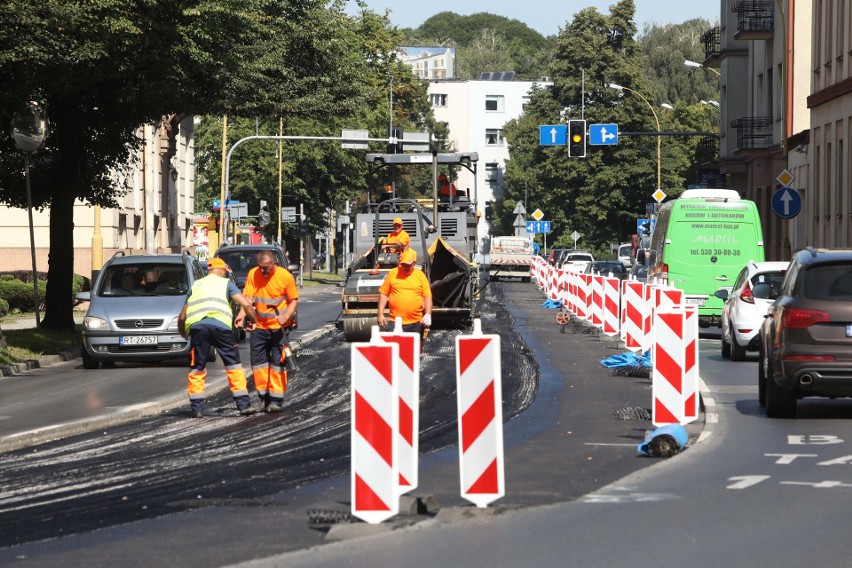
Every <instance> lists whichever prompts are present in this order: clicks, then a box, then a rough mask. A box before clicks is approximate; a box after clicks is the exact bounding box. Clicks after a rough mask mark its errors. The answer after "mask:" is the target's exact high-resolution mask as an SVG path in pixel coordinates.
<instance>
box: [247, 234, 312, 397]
mask: <svg viewBox="0 0 852 568" xmlns="http://www.w3.org/2000/svg"><path fill="white" fill-rule="evenodd" d="M243 295H244V296H246V297H247V298H248V299H249V300H251V301H252V303H253V305H254V309H255V310H256V311H257V323H256V324H255V325H254V326H253V328H252V330H251V338H250V339H249V347H250V350H251V370H252V375H253V376H254V386H255V388H256V389H257V395H258V396H259V397H260V400H261V401H263V411H264V412H281V410H282V407H283V405H284V393H285V392H286V391H287V378H288V377H287V369H286V368H285V366H284V363H285V356H286V355H285V354H286V352H287V351H289V348H287V346H288V345H289V340H290V328H291V327H292V326H293V325H294V324H295V318H294V315H295V314H296V306H297V304H298V302H299V289H298V288H297V287H296V280H295V279H294V278H293V275H292V274H290V272H289V271H288V270H287V269H286V268H284V267H282V266H278V265H277V263H276V260H275V253H274V252H273V251H272V250H262V251H260V252H259V253H257V266H255V267H254V268H252V269H251V270H249V273H248V276H247V277H246V284H245V287H244V288H243ZM243 316H244V311H243V310H240V313H239V314H238V315H237V319H236V321H237V323H238V324H241V323H242V321H243Z"/></svg>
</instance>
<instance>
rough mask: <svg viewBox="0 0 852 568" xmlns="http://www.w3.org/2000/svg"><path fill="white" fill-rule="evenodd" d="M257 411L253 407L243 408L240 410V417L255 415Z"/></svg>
mask: <svg viewBox="0 0 852 568" xmlns="http://www.w3.org/2000/svg"><path fill="white" fill-rule="evenodd" d="M256 413H257V409H256V408H255V407H253V406H247V407H245V408H241V409H240V416H251V415H252V414H256Z"/></svg>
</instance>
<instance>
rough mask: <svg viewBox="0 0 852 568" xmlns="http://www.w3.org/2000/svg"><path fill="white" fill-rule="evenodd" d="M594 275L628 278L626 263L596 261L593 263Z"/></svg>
mask: <svg viewBox="0 0 852 568" xmlns="http://www.w3.org/2000/svg"><path fill="white" fill-rule="evenodd" d="M592 274H599V275H601V276H610V275H612V276H614V277H615V278H622V279H623V278H627V275H628V272H627V268H626V267H625V266H624V263H623V262H621V261H620V260H596V261H594V262H593V263H592Z"/></svg>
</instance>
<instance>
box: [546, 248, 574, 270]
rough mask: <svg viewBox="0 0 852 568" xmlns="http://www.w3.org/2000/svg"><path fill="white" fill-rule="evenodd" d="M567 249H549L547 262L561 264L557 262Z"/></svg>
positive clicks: (553, 264)
mask: <svg viewBox="0 0 852 568" xmlns="http://www.w3.org/2000/svg"><path fill="white" fill-rule="evenodd" d="M569 250H571V249H566V248H555V249H550V255H549V256H548V257H547V264H549V265H550V266H562V264H561V263H559V260H560V259H562V257H563V256H565V253H567V252H568V251H569Z"/></svg>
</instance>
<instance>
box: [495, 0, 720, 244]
mask: <svg viewBox="0 0 852 568" xmlns="http://www.w3.org/2000/svg"><path fill="white" fill-rule="evenodd" d="M634 12H635V6H634V3H633V1H632V0H621V1H619V2H617V3H616V4H614V5H613V6H612V7H611V13H610V14H609V15H608V16H605V15H602V14H600V13H598V12H597V11H596V10H595V9H594V8H587V9H584V10H581V11H580V12H578V13H577V14H576V15H575V17H574V19H573V21H571V22H569V23H568V24H567V25H566V26H565V28H564V29H563V30H562V31H561V33H560V34H559V37H558V38H557V43H556V50H555V52H554V56H553V60H552V62H551V66H550V69H549V73H548V74H549V75H550V77H551V79H552V81H553V85H552V86H549V87H545V88H540V89H538V90H536V91H534V92H533V93H532V96H531V99H530V102H529V103H528V104H527V106H526V108H525V114H524V115H523V116H521V117H520V118H518V119H517V120H514V121H511V122H510V123H509V124H508V125H507V126H506V128H505V133H506V138H507V140H508V141H509V144H510V160H509V161H508V163H507V166H506V172H505V175H504V180H505V181H506V188H505V191H504V193H502V194H500V195H498V196H496V203H495V204H494V210H495V213H496V217H497V221H496V223H495V225H494V227H493V229H492V233H494V234H507V233H508V231H510V230H511V227H510V226H509V225H510V224H511V222H512V220H513V216H512V215H511V211H512V208H513V207H514V204H515V202H516V201H519V200H523V198H524V194H525V192H526V193H527V200H528V203H529V205H530V208H536V207H537V208H539V209H541V210H542V211H544V212H545V215H546V216H547V218H548V219H550V220H551V227H552V230H553V231H554V232H553V233H552V234H551V235H549V236H548V242H549V243H552V244H553V246H573V242H574V241H573V239H572V238H571V237H570V235H571V233H572V232H573V231H577V232H578V233H580V234H581V235H582V241H581V243H582V244H583V246H584V247H585V248H590V249H592V250H595V251H598V252H603V253H606V254H609V243H611V242H619V241H621V240H624V239H625V238H626V237H627V235H630V234H632V233H634V232H635V227H636V219H637V218H639V217H643V216H644V214H645V205H646V203H648V202H650V201H651V194H652V193H653V191H654V190H655V189H656V187H657V136H656V135H655V133H656V131H657V122H656V120H655V118H654V115H655V114H656V116H657V118H658V119H659V121H660V129H661V130H663V131H703V132H706V131H708V130H709V129H710V128H709V123H708V114H707V113H708V112H709V111H708V109H707V108H700V107H702V106H703V105H695V104H689V100H687V101H681V100H674V99H669V98H667V96H665V98H664V94H667V93H668V92H669V91H658V90H656V89H655V88H654V87H653V85H654V84H655V81H656V80H657V78H659V77H662V76H674V75H675V71H677V72H680V73H684V72H685V70H684V68H683V59H684V57H682V56H680V55H678V56H677V57H675V58H674V59H671V58H668V59H665V60H663V59H661V60H660V65H661V66H662V67H663V69H661V70H660V71H659V73H658V74H657V75H654V76H651V75H649V74H648V71H647V68H646V67H645V65H646V63H645V62H646V61H647V58H646V56H645V54H644V52H643V50H642V44H640V43H639V42H637V41H636V40H635V39H634V37H635V35H636V27H635V24H634V22H633V17H634ZM664 43H665V42H663V41H660V45H662V44H664ZM675 65H676V67H677V69H676V70H675V69H674V67H673V66H675ZM684 74H685V73H684ZM612 83H614V84H618V85H621V86H624V87H627V88H628V89H631V90H632V91H634V92H630V91H626V90H625V91H623V92H619V91H617V90H615V89H612V88H610V87H609V85H610V84H612ZM665 84H666V83H664V85H665ZM671 92H672V93H675V94H677V93H678V92H679V91H677V90H676V89H673V90H672V91H671ZM637 93H638V94H637ZM660 93H664V94H660ZM639 95H641V96H639ZM642 97H644V99H646V100H647V101H648V102H647V103H646V102H645V100H643V98H642ZM664 102H673V103H675V104H674V111H667V110H664V109H663V108H661V107H660V104H661V103H664ZM649 105H650V107H649ZM570 118H585V119H586V120H587V122H588V123H589V124H593V123H615V124H618V128H619V131H620V132H622V133H624V132H634V133H642V134H644V135H641V136H624V135H622V136H621V137H620V138H619V142H618V144H617V145H616V146H600V147H589V148H588V151H587V155H586V158H569V157H568V152H567V148H566V147H550V146H539V144H538V143H539V140H538V127H539V125H544V124H558V123H560V122H564V121H565V120H567V119H570ZM701 141H702V140H701V138H699V137H674V136H664V137H661V144H660V147H661V160H660V163H661V166H662V167H661V174H662V183H661V186H662V188H663V189H664V191H666V193H667V194H669V195H670V196H672V197H676V196H677V195H678V194H679V193H680V191H681V190H682V189H683V188H684V186H685V182H686V180H687V177H688V176H689V175H690V174H689V172H690V171H691V170H693V169H694V168H695V166H696V165H697V164H701V163H703V162H705V161H707V157H706V155H704V154H702V148H701Z"/></svg>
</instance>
